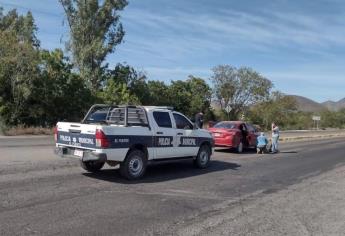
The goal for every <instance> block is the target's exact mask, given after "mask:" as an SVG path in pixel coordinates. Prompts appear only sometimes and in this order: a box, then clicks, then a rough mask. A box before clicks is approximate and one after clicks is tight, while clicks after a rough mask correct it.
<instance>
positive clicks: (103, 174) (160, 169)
mask: <svg viewBox="0 0 345 236" xmlns="http://www.w3.org/2000/svg"><path fill="white" fill-rule="evenodd" d="M240 167H241V165H238V164H236V163H229V162H223V161H219V160H213V161H211V163H210V166H209V167H208V168H206V169H197V168H195V167H194V165H193V162H192V161H191V160H184V161H179V162H164V163H154V164H151V165H149V166H148V168H147V170H146V174H145V176H144V177H143V179H141V180H135V181H128V180H126V179H124V178H123V177H122V176H120V173H119V170H118V169H107V170H102V171H100V172H98V173H83V175H84V176H87V177H90V178H95V179H99V180H104V181H109V182H114V183H124V184H138V183H156V182H164V181H169V180H174V179H183V178H189V177H193V176H198V175H205V174H208V173H212V172H218V171H224V170H237V169H238V168H240Z"/></svg>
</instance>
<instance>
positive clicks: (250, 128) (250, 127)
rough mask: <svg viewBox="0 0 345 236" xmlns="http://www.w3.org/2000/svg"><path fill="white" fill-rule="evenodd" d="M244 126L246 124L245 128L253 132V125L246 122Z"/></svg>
mask: <svg viewBox="0 0 345 236" xmlns="http://www.w3.org/2000/svg"><path fill="white" fill-rule="evenodd" d="M246 126H247V129H248V131H249V132H254V133H255V129H254V127H253V126H252V125H250V124H246Z"/></svg>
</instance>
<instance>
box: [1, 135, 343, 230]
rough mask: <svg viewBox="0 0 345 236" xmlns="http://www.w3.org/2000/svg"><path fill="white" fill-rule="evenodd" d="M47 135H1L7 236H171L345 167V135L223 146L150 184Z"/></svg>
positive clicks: (156, 175)
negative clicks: (266, 151)
mask: <svg viewBox="0 0 345 236" xmlns="http://www.w3.org/2000/svg"><path fill="white" fill-rule="evenodd" d="M50 143H51V140H49V139H47V138H36V139H35V138H29V139H28V138H21V139H17V138H13V139H10V140H8V139H0V235H30V234H38V235H81V234H83V235H94V234H98V235H99V234H106V235H152V234H155V235H169V234H174V233H175V232H177V230H178V229H179V228H180V226H181V227H182V225H184V223H185V222H188V221H190V220H191V219H193V221H194V222H195V221H198V219H200V220H204V219H207V218H208V217H210V219H211V218H212V216H214V215H215V214H217V211H218V210H219V208H229V207H231V205H229V204H228V203H229V202H233V201H234V200H235V202H237V203H234V204H239V203H238V201H236V200H238V199H246V198H248V197H255V196H260V194H261V195H262V194H263V195H270V194H274V193H277V192H279V191H280V190H284V189H286V188H287V187H289V186H291V185H294V184H297V183H300V182H301V181H302V180H305V179H307V178H310V177H313V176H317V175H320V174H321V173H323V172H327V171H329V170H332V169H334V168H335V167H338V166H342V165H344V164H345V158H344V145H345V139H344V138H342V139H340V138H337V139H330V140H318V141H308V142H300V143H286V144H282V146H281V150H282V152H281V153H279V154H277V155H257V154H255V153H253V152H247V153H245V154H240V155H239V154H235V153H231V152H229V151H227V150H219V151H217V152H216V154H215V155H214V158H213V161H212V165H211V167H210V168H209V169H207V170H197V169H194V168H193V167H192V164H191V162H190V161H183V162H174V163H166V164H160V165H154V166H151V167H150V168H149V169H148V171H147V175H146V176H145V178H144V179H143V180H142V181H137V182H128V181H126V180H123V179H122V178H121V177H120V176H119V173H118V170H116V169H110V168H107V169H105V170H103V171H102V172H101V173H100V174H89V173H86V172H84V171H83V170H82V169H81V168H80V167H79V164H78V162H77V161H75V160H69V159H59V158H57V157H55V156H54V155H53V154H52V146H51V144H50Z"/></svg>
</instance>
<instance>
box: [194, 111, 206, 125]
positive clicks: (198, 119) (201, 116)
mask: <svg viewBox="0 0 345 236" xmlns="http://www.w3.org/2000/svg"><path fill="white" fill-rule="evenodd" d="M195 124H196V126H197V127H198V128H200V129H202V127H203V126H204V114H203V113H202V112H198V113H197V114H196V115H195Z"/></svg>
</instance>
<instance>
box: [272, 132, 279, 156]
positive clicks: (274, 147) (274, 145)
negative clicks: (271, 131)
mask: <svg viewBox="0 0 345 236" xmlns="http://www.w3.org/2000/svg"><path fill="white" fill-rule="evenodd" d="M278 140H279V136H273V137H272V152H277V151H278Z"/></svg>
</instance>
